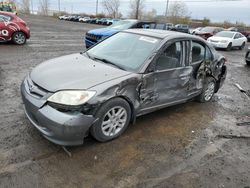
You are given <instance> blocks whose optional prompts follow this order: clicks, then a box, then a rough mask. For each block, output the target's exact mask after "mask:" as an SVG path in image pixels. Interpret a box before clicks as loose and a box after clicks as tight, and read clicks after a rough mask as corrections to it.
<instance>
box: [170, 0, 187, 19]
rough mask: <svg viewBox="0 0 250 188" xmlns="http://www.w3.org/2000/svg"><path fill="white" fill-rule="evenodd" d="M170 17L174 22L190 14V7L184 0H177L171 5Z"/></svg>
mask: <svg viewBox="0 0 250 188" xmlns="http://www.w3.org/2000/svg"><path fill="white" fill-rule="evenodd" d="M168 12H169V17H170V19H171V21H172V22H173V23H177V22H178V21H179V20H180V19H182V18H187V17H188V16H189V12H188V7H187V5H186V4H185V3H184V2H182V1H175V2H173V3H172V4H171V5H170V7H169V11H168Z"/></svg>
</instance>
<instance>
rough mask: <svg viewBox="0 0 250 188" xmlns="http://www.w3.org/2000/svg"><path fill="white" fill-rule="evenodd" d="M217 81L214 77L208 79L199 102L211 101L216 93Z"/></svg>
mask: <svg viewBox="0 0 250 188" xmlns="http://www.w3.org/2000/svg"><path fill="white" fill-rule="evenodd" d="M215 84H216V83H215V80H214V78H212V77H207V78H206V80H205V83H204V86H203V88H202V93H201V94H200V95H199V96H198V101H199V102H202V103H204V102H208V101H210V100H211V99H212V98H213V96H214V93H215V87H216V85H215Z"/></svg>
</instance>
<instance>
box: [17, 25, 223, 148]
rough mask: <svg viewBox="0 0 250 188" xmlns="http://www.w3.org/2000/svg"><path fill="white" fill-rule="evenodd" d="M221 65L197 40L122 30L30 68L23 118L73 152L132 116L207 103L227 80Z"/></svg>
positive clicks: (118, 129) (117, 131) (117, 130)
mask: <svg viewBox="0 0 250 188" xmlns="http://www.w3.org/2000/svg"><path fill="white" fill-rule="evenodd" d="M225 61H226V60H225V58H224V57H223V56H221V55H220V54H218V53H217V52H216V51H215V50H214V48H213V47H211V46H210V45H209V44H207V43H206V41H205V40H203V39H201V38H199V37H196V36H192V35H189V34H184V33H176V32H172V31H161V30H142V29H132V30H126V31H123V32H119V33H117V34H115V35H113V36H111V37H109V38H107V39H105V40H104V41H102V42H101V43H99V44H97V45H95V46H93V47H92V48H90V49H88V50H87V51H86V52H83V53H78V54H72V55H68V56H64V57H59V58H56V59H52V60H49V61H46V62H44V63H42V64H40V65H39V66H37V67H36V68H34V70H33V71H32V72H31V73H30V74H29V75H28V76H27V77H26V78H25V79H24V81H23V83H22V85H21V93H22V99H23V102H24V107H25V113H26V115H27V117H28V119H29V120H30V122H31V123H32V124H33V125H34V126H35V127H36V128H37V129H38V130H39V131H40V132H41V133H42V135H43V136H44V137H45V138H47V139H48V140H50V141H51V142H53V143H56V144H59V145H79V144H82V143H83V141H84V138H85V137H86V136H87V135H88V134H91V135H92V136H93V137H94V138H95V139H96V140H98V141H100V142H106V141H109V140H112V139H114V138H117V137H119V136H120V135H121V134H122V133H123V132H124V131H125V130H126V129H127V127H128V125H129V124H130V123H135V120H136V117H137V116H140V115H143V114H147V113H150V112H152V111H155V110H158V109H161V108H165V107H167V106H171V105H175V104H180V103H184V102H186V101H188V100H190V99H196V100H198V101H200V102H208V101H210V100H211V99H212V97H213V95H214V93H216V92H217V91H218V90H219V88H220V87H221V86H222V84H223V82H224V80H225V78H226V72H227V71H226V66H225Z"/></svg>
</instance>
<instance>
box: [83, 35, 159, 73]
mask: <svg viewBox="0 0 250 188" xmlns="http://www.w3.org/2000/svg"><path fill="white" fill-rule="evenodd" d="M128 41H129V42H128ZM158 43H159V39H156V38H153V37H147V36H142V35H137V34H132V33H118V34H116V35H114V36H112V37H110V38H107V39H106V40H104V41H103V42H101V43H99V44H98V45H96V46H94V47H93V48H91V49H89V50H88V51H87V52H88V55H89V57H90V58H93V59H99V60H105V61H106V62H107V61H109V62H111V63H112V64H115V65H117V67H122V69H124V70H128V71H132V72H137V71H138V70H139V68H140V67H141V66H142V65H143V63H144V62H145V60H146V59H147V58H148V57H149V56H150V55H151V54H152V51H153V50H154V49H155V48H156V46H157V45H158Z"/></svg>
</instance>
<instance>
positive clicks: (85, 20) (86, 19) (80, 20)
mask: <svg viewBox="0 0 250 188" xmlns="http://www.w3.org/2000/svg"><path fill="white" fill-rule="evenodd" d="M88 20H90V17H84V18H80V19H79V22H87V21H88Z"/></svg>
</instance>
